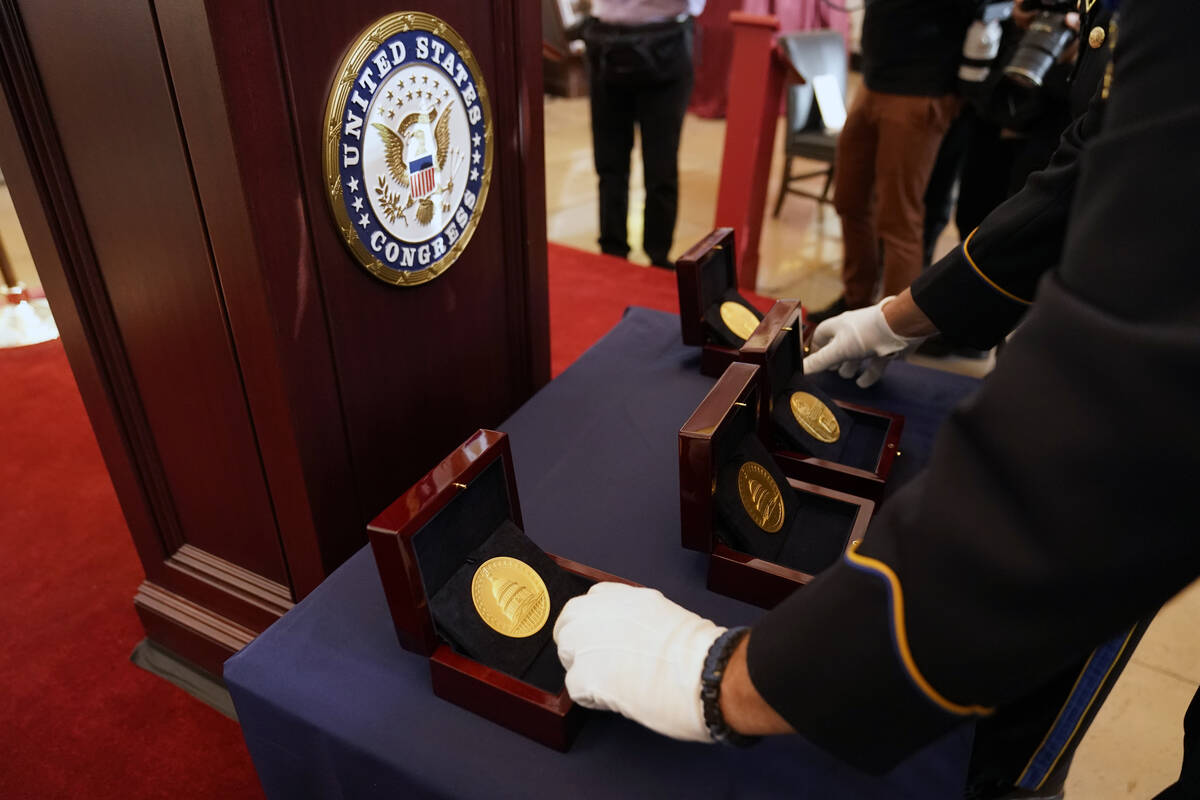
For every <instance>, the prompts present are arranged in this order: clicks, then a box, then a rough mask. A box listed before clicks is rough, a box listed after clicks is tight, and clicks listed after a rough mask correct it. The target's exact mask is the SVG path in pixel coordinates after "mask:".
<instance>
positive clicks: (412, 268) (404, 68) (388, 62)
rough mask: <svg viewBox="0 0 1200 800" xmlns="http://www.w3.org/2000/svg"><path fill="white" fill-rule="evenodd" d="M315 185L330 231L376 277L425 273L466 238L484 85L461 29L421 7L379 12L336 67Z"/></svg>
mask: <svg viewBox="0 0 1200 800" xmlns="http://www.w3.org/2000/svg"><path fill="white" fill-rule="evenodd" d="M325 125H326V135H325V152H324V162H325V184H326V190H327V193H328V196H329V202H330V204H331V206H332V209H333V215H334V218H335V219H336V220H337V223H338V229H339V231H340V232H341V235H342V239H344V240H345V242H346V246H347V247H349V249H350V252H352V253H353V254H354V257H355V258H356V259H357V260H358V261H359V263H361V264H362V265H363V266H364V267H366V268H367V269H368V270H369V271H370V272H371V274H372V275H374V276H375V277H377V278H379V279H380V280H383V281H386V282H388V283H392V284H397V285H400V286H414V285H416V284H421V283H425V282H426V281H430V280H433V279H434V278H436V277H437V276H438V275H440V274H442V273H443V272H445V271H446V270H447V269H448V268H449V267H450V265H451V264H453V263H454V262H455V260H457V259H458V257H459V256H460V255H461V254H462V252H463V250H464V249H465V248H466V246H467V243H468V242H469V241H470V240H471V234H473V233H474V232H475V226H476V225H477V224H478V223H479V217H480V215H481V214H482V213H483V206H484V201H485V200H486V199H487V191H488V184H489V183H490V181H491V173H492V111H491V106H490V104H489V102H488V93H487V87H486V86H485V85H484V82H483V76H482V74H480V70H479V64H478V63H477V62H476V61H475V56H474V55H472V53H471V51H470V49H469V48H468V47H467V44H466V42H465V41H463V39H462V37H461V36H459V35H458V33H456V32H455V31H454V29H453V28H451V27H450V26H449V25H447V24H446V23H445V22H444V21H442V20H440V19H438V18H437V17H435V16H432V15H430V14H421V13H416V12H401V13H397V14H390V15H388V16H386V17H383V18H382V19H380V20H378V21H376V22H375V23H373V24H372V25H370V26H369V27H368V28H367V29H366V30H364V31H363V32H362V33H361V34H360V35H359V36H358V38H357V39H355V41H354V42H353V44H351V45H350V47H349V49H348V50H347V51H346V54H345V56H344V57H343V58H342V62H341V64H340V65H339V66H338V70H337V73H336V77H335V78H334V82H333V89H332V90H331V92H330V95H329V105H328V107H327V109H326V114H325Z"/></svg>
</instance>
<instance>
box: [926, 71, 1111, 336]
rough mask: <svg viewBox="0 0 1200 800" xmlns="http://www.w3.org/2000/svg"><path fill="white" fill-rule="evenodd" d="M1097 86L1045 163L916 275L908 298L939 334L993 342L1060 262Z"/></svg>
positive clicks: (1094, 117) (1099, 107) (1096, 110)
mask: <svg viewBox="0 0 1200 800" xmlns="http://www.w3.org/2000/svg"><path fill="white" fill-rule="evenodd" d="M1100 93H1101V88H1100V87H1097V91H1096V96H1095V97H1094V98H1093V100H1092V103H1091V104H1090V106H1089V107H1088V110H1087V112H1086V113H1085V114H1083V115H1082V116H1081V117H1079V119H1077V120H1075V122H1074V123H1072V124H1071V126H1070V127H1068V128H1067V130H1066V132H1065V133H1064V134H1063V137H1062V140H1061V141H1060V142H1059V146H1058V149H1057V150H1056V151H1055V152H1054V156H1053V157H1052V158H1051V159H1050V164H1049V165H1048V166H1047V167H1046V169H1044V170H1042V171H1041V172H1037V173H1034V174H1033V175H1031V176H1030V177H1029V180H1028V181H1027V182H1026V183H1025V186H1024V187H1022V189H1021V191H1019V192H1017V193H1016V194H1015V195H1013V196H1012V197H1010V198H1009V199H1008V200H1007V201H1005V202H1004V203H1003V204H1001V205H1000V206H999V207H997V208H996V209H995V210H994V211H993V212H992V213H991V214H989V215H988V216H987V217H986V218H985V219H984V221H983V223H982V224H980V226H979V227H978V228H977V229H975V230H974V231H973V232H972V233H970V234H969V235H968V236H967V238H966V240H965V241H964V242H963V243H962V244H961V245H959V246H958V247H957V248H956V249H955V250H953V251H951V252H950V253H948V254H947V255H946V256H945V257H944V258H942V259H941V260H939V261H938V262H937V263H936V264H934V265H933V266H932V267H930V268H929V269H927V270H926V271H925V272H923V273H922V274H921V275H920V277H918V278H917V280H916V281H914V282H913V285H912V295H913V300H914V301H915V302H916V304H917V305H918V306H920V308H921V310H922V311H924V312H925V314H926V316H928V317H929V318H930V320H932V321H933V324H934V325H936V326H937V329H938V330H939V331H940V332H941V333H942V334H943V335H944V336H946V337H948V338H950V339H952V340H954V341H957V342H961V343H964V344H969V345H972V346H974V347H979V348H982V349H987V348H990V347H993V346H995V345H996V343H997V342H999V341H1000V340H1001V339H1003V338H1004V337H1005V336H1007V335H1008V333H1009V332H1010V331H1012V329H1013V327H1014V326H1015V325H1016V324H1017V322H1018V321H1019V320H1020V319H1021V317H1022V316H1023V315H1024V314H1025V312H1026V311H1027V310H1028V309H1029V306H1030V305H1032V303H1033V300H1034V294H1035V292H1036V289H1037V285H1038V281H1039V280H1040V279H1041V277H1042V276H1043V275H1044V274H1045V273H1046V272H1047V271H1048V270H1049V269H1051V268H1052V267H1054V266H1057V265H1058V263H1059V260H1060V259H1061V257H1062V246H1063V237H1064V235H1065V233H1066V225H1067V214H1068V211H1069V210H1070V207H1071V202H1072V200H1073V199H1074V196H1075V187H1076V184H1077V183H1078V180H1079V169H1080V158H1081V155H1082V153H1083V149H1084V145H1085V143H1086V142H1087V141H1088V139H1090V138H1091V137H1092V136H1094V135H1095V133H1096V130H1097V129H1098V128H1099V127H1100V122H1101V118H1102V116H1103V110H1104V103H1103V101H1102V99H1101V97H1100Z"/></svg>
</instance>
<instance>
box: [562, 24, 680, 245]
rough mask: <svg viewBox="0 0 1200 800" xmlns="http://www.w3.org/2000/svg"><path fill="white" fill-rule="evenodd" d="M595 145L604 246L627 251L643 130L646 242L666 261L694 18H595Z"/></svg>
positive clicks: (591, 45)
mask: <svg viewBox="0 0 1200 800" xmlns="http://www.w3.org/2000/svg"><path fill="white" fill-rule="evenodd" d="M584 38H585V41H586V42H587V47H588V64H589V77H590V81H591V100H592V150H593V152H594V156H595V163H596V174H597V176H599V179H600V249H601V250H602V251H604V252H605V253H609V254H612V255H617V256H621V257H622V258H624V257H625V256H627V255H629V241H628V239H627V235H626V226H625V220H626V217H627V216H628V214H629V156H630V153H631V152H632V151H633V128H634V124H635V123H636V124H637V126H638V127H639V128H640V129H641V135H642V168H643V172H644V174H645V183H646V211H645V215H644V217H643V230H644V234H643V240H642V241H643V248H644V249H645V251H646V254H647V255H648V256H650V260H651V261H652V262H654V263H655V264H659V265H663V266H666V265H669V264H670V262H669V261H668V259H667V254H668V253H669V251H670V250H671V240H672V238H673V236H674V234H675V216H676V211H677V207H678V198H679V167H678V155H679V134H680V130H681V129H682V127H683V115H684V112H685V111H686V110H687V104H688V98H689V97H690V96H691V93H692V46H691V44H692V27H691V21H690V20H688V21H687V22H666V23H661V24H652V25H643V26H636V27H631V26H624V25H606V24H604V23H600V22H596V21H593V22H591V23H590V24H589V25H588V26H587V28H586V29H585V34H584Z"/></svg>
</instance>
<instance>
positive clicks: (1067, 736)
mask: <svg viewBox="0 0 1200 800" xmlns="http://www.w3.org/2000/svg"><path fill="white" fill-rule="evenodd" d="M1136 630H1137V627H1136V626H1135V627H1134V628H1132V629H1130V630H1128V631H1125V632H1123V633H1121V634H1120V635H1118V636H1115V637H1113V638H1112V639H1111V640H1109V641H1108V642H1106V643H1105V644H1103V645H1101V646H1100V647H1097V648H1096V650H1095V651H1094V652H1093V653H1092V656H1091V658H1089V659H1088V661H1087V664H1085V665H1084V667H1083V671H1082V672H1081V673H1080V675H1079V679H1078V680H1076V681H1075V686H1074V687H1073V688H1072V689H1071V693H1070V694H1069V695H1068V696H1067V701H1066V702H1065V703H1064V704H1063V707H1062V710H1060V711H1059V712H1058V717H1057V718H1056V719H1055V720H1054V725H1053V726H1051V728H1050V732H1049V733H1047V734H1046V738H1045V739H1043V740H1042V743H1041V745H1039V746H1038V749H1037V750H1036V751H1035V752H1034V754H1033V757H1032V758H1031V759H1029V763H1028V764H1027V765H1026V766H1025V771H1024V772H1022V773H1021V777H1020V778H1018V779H1017V786H1019V787H1020V788H1022V789H1038V788H1040V787H1041V785H1042V782H1043V781H1044V780H1046V776H1047V775H1049V774H1050V773H1051V772H1052V771H1053V770H1054V767H1055V765H1057V764H1058V760H1059V758H1061V757H1062V754H1063V752H1064V751H1065V750H1066V749H1067V747H1068V746H1070V744H1071V742H1072V740H1073V739H1074V738H1075V733H1076V731H1077V730H1078V729H1079V726H1080V723H1082V722H1083V719H1084V717H1085V716H1087V713H1088V710H1089V709H1091V707H1092V703H1093V702H1095V700H1096V696H1097V695H1098V694H1099V693H1100V692H1101V691H1102V690H1103V689H1104V686H1105V683H1106V681H1107V679H1108V676H1109V673H1110V672H1112V669H1113V666H1114V665H1115V664H1116V663H1117V661H1118V660H1119V659H1120V658H1121V654H1122V653H1123V652H1124V651H1125V648H1126V647H1127V646H1128V645H1129V641H1130V639H1131V638H1132V636H1133V634H1134V632H1135V631H1136Z"/></svg>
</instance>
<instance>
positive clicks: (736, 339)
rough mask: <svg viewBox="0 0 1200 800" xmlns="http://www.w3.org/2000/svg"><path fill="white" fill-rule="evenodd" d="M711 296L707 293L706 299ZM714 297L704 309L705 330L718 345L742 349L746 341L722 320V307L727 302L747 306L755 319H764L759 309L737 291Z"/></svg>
mask: <svg viewBox="0 0 1200 800" xmlns="http://www.w3.org/2000/svg"><path fill="white" fill-rule="evenodd" d="M704 274H707V273H704ZM704 274H702V276H701V277H704ZM706 288H707V287H706ZM709 296H710V295H708V294H707V292H706V294H705V297H706V298H707V297H709ZM712 296H713V297H714V299H713V300H712V302H710V303H707V304H706V305H705V307H704V327H705V329H706V330H707V331H708V333H709V336H710V337H711V338H712V340H713V341H714V342H716V343H717V344H721V345H724V346H726V347H741V346H742V345H743V344H745V343H746V340H745V339H743V338H742V337H741V336H738V335H737V334H736V333H734V332H733V331H731V330H730V329H729V326H728V325H726V324H725V320H723V319H721V305H722V304H723V303H726V302H733V303H737V304H738V305H742V306H745V307H746V308H747V309H748V310H749V311H750V313H752V314H753V315H754V316H755V318H756V319H759V320H761V319H762V318H763V315H762V314H761V313H760V312H759V310H758V309H757V308H755V307H754V306H752V305H750V301H749V300H747V299H746V298H744V297H742V296H741V294H739V293H738V290H737V289H734V288H729V289H725V290H724V291H722V292H720V293H719V294H717V293H716V292H714V293H713V295H712Z"/></svg>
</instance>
